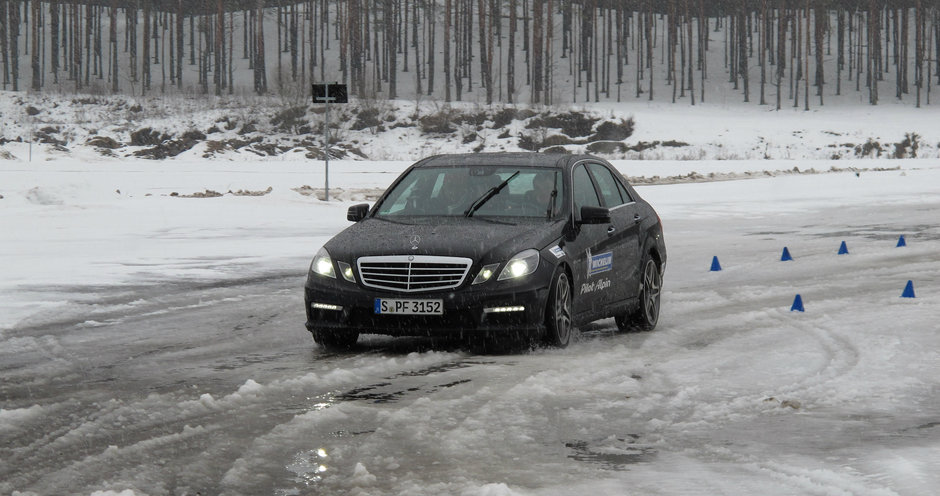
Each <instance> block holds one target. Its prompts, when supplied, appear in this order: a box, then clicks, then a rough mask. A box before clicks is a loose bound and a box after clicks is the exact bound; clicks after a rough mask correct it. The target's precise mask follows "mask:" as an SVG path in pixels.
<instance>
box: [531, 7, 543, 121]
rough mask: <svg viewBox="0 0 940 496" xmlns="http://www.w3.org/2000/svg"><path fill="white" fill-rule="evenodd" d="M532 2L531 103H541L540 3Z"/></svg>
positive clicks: (541, 46)
mask: <svg viewBox="0 0 940 496" xmlns="http://www.w3.org/2000/svg"><path fill="white" fill-rule="evenodd" d="M543 1H544V0H532V44H531V45H530V46H531V47H532V103H541V102H542V49H543V46H544V40H543V39H542V10H543V8H542V3H543Z"/></svg>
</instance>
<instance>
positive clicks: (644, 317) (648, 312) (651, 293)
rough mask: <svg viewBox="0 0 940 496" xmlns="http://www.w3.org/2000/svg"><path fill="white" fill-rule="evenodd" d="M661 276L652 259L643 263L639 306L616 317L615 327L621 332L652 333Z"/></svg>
mask: <svg viewBox="0 0 940 496" xmlns="http://www.w3.org/2000/svg"><path fill="white" fill-rule="evenodd" d="M662 287H663V276H662V275H661V274H660V273H659V267H658V266H657V265H656V261H655V260H653V259H652V258H646V260H645V262H644V263H643V274H642V276H641V279H640V293H639V295H637V296H638V297H637V300H638V302H639V306H638V307H637V308H636V310H634V311H633V312H632V313H627V314H623V315H620V316H618V317H617V319H616V320H617V327H619V328H620V330H621V331H652V330H653V329H655V328H656V323H657V322H659V307H660V295H661V294H662Z"/></svg>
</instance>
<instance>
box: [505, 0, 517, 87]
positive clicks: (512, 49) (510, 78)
mask: <svg viewBox="0 0 940 496" xmlns="http://www.w3.org/2000/svg"><path fill="white" fill-rule="evenodd" d="M507 50H508V54H507V56H506V59H507V61H506V100H507V101H508V102H509V103H510V104H511V103H513V94H514V93H515V92H516V0H509V47H507Z"/></svg>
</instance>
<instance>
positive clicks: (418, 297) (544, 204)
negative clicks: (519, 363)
mask: <svg viewBox="0 0 940 496" xmlns="http://www.w3.org/2000/svg"><path fill="white" fill-rule="evenodd" d="M347 217H348V219H349V220H350V221H352V222H355V224H354V225H352V226H350V227H348V228H347V229H345V230H344V231H342V232H341V233H339V234H338V235H336V236H335V237H334V238H333V239H331V240H330V241H329V242H327V243H326V244H325V245H324V246H323V248H322V249H320V251H319V252H318V253H317V254H316V256H314V258H313V261H312V263H311V264H310V270H309V272H308V274H307V280H306V284H305V291H304V303H305V307H306V313H307V322H306V327H307V329H308V330H309V331H310V332H311V333H312V334H313V338H314V340H315V341H316V342H317V343H319V344H320V345H321V346H324V347H328V348H347V347H350V346H352V345H353V344H355V343H356V340H357V339H358V337H359V335H360V334H386V335H392V336H433V335H441V334H449V335H457V336H459V337H461V338H463V339H466V340H468V341H470V342H471V343H477V344H478V345H479V344H483V345H484V346H496V347H503V346H512V345H518V344H522V343H524V344H529V343H534V342H537V341H539V340H541V341H542V342H543V343H545V344H548V345H551V346H558V347H564V346H567V345H568V342H569V340H570V338H571V333H572V330H573V328H575V327H577V326H579V325H583V324H586V323H588V322H591V321H594V320H599V319H603V318H609V317H613V318H615V319H616V323H617V326H618V327H619V328H620V329H621V330H631V329H632V330H652V329H653V328H654V327H656V323H657V321H658V319H659V311H660V291H661V288H662V280H663V279H662V275H663V270H664V269H665V266H666V246H665V243H664V240H663V230H662V224H661V222H660V219H659V216H658V215H657V214H656V212H655V211H654V210H653V208H652V207H651V206H650V205H649V204H648V203H647V202H645V201H644V200H643V199H642V198H640V195H638V194H637V192H636V190H634V189H633V187H631V186H630V184H628V183H627V181H626V180H625V179H624V178H623V176H621V174H620V173H618V172H617V170H616V169H614V168H613V167H612V166H611V165H610V164H609V163H607V162H606V161H604V160H602V159H599V158H596V157H593V156H589V155H564V154H540V153H494V154H489V153H480V154H465V155H439V156H435V157H430V158H427V159H424V160H421V161H419V162H417V163H416V164H414V165H412V166H411V167H409V168H408V169H407V170H405V172H403V173H402V174H401V176H399V177H398V178H397V179H396V180H395V181H394V182H393V183H392V185H391V186H390V187H389V188H388V190H387V191H386V192H385V193H384V194H383V195H382V196H381V197H380V198H379V199H378V201H377V202H376V203H375V205H373V206H372V207H371V208H370V207H369V205H368V204H359V205H354V206H351V207H349V212H348V214H347Z"/></svg>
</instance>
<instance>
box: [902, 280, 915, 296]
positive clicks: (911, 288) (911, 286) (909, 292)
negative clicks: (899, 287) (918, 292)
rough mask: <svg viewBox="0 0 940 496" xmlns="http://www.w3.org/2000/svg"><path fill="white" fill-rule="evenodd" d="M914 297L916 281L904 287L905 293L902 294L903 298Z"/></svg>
mask: <svg viewBox="0 0 940 496" xmlns="http://www.w3.org/2000/svg"><path fill="white" fill-rule="evenodd" d="M913 297H914V281H907V286H904V292H903V293H901V298H913Z"/></svg>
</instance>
